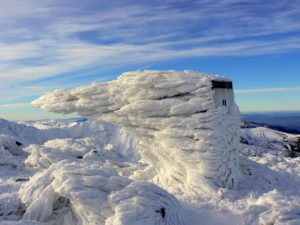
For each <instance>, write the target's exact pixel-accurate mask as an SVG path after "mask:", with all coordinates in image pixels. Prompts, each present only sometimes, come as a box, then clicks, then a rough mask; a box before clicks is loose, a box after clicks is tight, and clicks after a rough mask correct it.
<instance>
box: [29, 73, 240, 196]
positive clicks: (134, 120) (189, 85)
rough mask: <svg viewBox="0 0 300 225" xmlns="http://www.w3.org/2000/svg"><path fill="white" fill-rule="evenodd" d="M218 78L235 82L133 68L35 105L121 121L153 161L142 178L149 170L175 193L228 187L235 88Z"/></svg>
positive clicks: (232, 179)
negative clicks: (113, 77) (233, 89)
mask: <svg viewBox="0 0 300 225" xmlns="http://www.w3.org/2000/svg"><path fill="white" fill-rule="evenodd" d="M213 82H217V84H218V83H219V84H220V83H222V82H223V83H230V81H229V80H227V79H226V78H224V77H221V76H217V75H207V74H203V73H197V72H192V71H144V72H128V73H124V74H122V75H121V76H120V77H119V78H118V79H117V80H114V81H112V82H108V83H93V84H91V85H89V86H83V87H78V88H74V89H71V90H56V91H54V92H52V93H48V94H46V95H44V96H42V97H40V98H39V99H37V100H35V101H34V102H33V105H35V106H39V107H41V108H43V109H46V110H48V111H51V112H56V113H64V114H68V113H72V112H78V113H79V115H81V116H83V117H88V118H89V119H92V120H104V121H108V122H112V123H115V124H119V125H121V126H124V127H125V128H126V129H127V130H128V131H130V132H131V133H132V134H134V135H136V136H137V137H138V138H139V146H138V150H139V153H140V155H141V158H142V161H143V162H146V163H147V164H148V165H149V167H148V168H147V172H145V173H144V174H143V171H141V173H140V179H146V178H145V176H146V175H147V180H150V181H152V182H154V183H156V184H158V185H160V186H162V187H164V188H165V189H167V190H169V191H172V192H173V193H176V192H177V191H180V190H184V191H196V192H197V191H199V189H202V190H203V189H204V188H208V190H209V188H210V187H215V185H217V186H219V187H229V188H231V187H233V186H235V184H236V183H237V180H238V175H239V174H238V149H239V110H238V107H237V106H236V104H235V103H234V100H233V92H232V88H231V87H229V88H228V87H222V86H220V85H216V87H213ZM230 84H231V83H230ZM226 88H227V89H226ZM222 98H224V99H222Z"/></svg>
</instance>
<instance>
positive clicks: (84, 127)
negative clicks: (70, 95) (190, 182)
mask: <svg viewBox="0 0 300 225" xmlns="http://www.w3.org/2000/svg"><path fill="white" fill-rule="evenodd" d="M2 124H3V126H2V127H3V129H2V130H1V131H0V133H3V134H5V135H2V136H1V135H0V139H1V141H2V142H1V141H0V150H1V157H0V224H1V225H2V224H3V225H49V224H51V225H66V224H68V225H79V224H80V225H81V224H89V225H94V224H100V225H104V224H113V225H121V224H122V225H133V224H134V225H141V224H149V225H153V224H161V225H167V224H172V225H181V224H182V225H200V224H201V225H217V224H224V225H258V224H276V225H283V224H284V225H295V224H299V223H300V216H299V215H300V214H299V206H300V198H299V196H300V192H299V190H298V188H296V187H298V186H299V185H300V169H299V163H300V157H294V158H291V157H290V156H288V155H286V154H279V153H280V152H285V151H286V150H287V149H291V148H289V147H288V144H289V143H290V142H291V141H293V140H294V139H295V140H296V139H298V140H299V138H300V136H299V135H289V134H286V133H282V132H279V133H278V132H277V131H274V130H270V129H265V128H254V129H253V128H251V129H242V137H243V139H242V141H243V143H245V144H242V145H241V150H242V151H241V152H242V154H241V155H240V171H241V175H240V182H239V184H238V187H237V188H236V189H235V190H229V189H223V188H220V189H218V190H217V191H211V192H210V193H207V192H198V193H197V194H196V195H195V194H193V193H190V192H184V193H176V194H175V195H174V194H171V193H170V192H172V191H173V187H166V188H164V189H162V188H161V187H159V186H157V185H155V184H153V182H152V181H151V179H150V180H147V177H146V176H144V180H145V181H144V182H143V181H138V179H140V178H141V174H140V171H144V170H147V169H149V166H148V165H147V163H145V162H142V161H140V160H141V158H140V154H139V151H137V150H136V147H137V139H136V138H135V137H133V136H131V135H129V134H128V133H127V132H125V131H126V130H125V129H119V128H118V127H117V126H113V125H111V124H109V123H102V122H89V121H86V122H81V123H77V125H76V124H74V122H61V121H58V122H55V121H49V122H47V121H39V122H34V123H26V124H27V126H24V125H21V124H18V123H14V122H10V121H4V120H3V121H2ZM31 124H33V125H34V126H35V127H41V128H43V129H42V130H41V129H36V128H34V127H33V126H32V125H31ZM4 125H5V126H4ZM0 127H1V126H0ZM47 127H48V128H47ZM33 130H35V132H32V131H33ZM9 133H10V134H9ZM25 134H27V136H26V137H27V138H28V140H27V143H28V144H26V145H25V144H24V141H25ZM8 136H10V137H8ZM17 141H18V142H19V141H20V142H22V145H21V146H18V145H17V144H16V142H17ZM285 146H286V147H287V149H286V147H285ZM17 148H18V149H19V148H22V150H23V151H26V152H27V153H28V154H29V156H28V157H25V156H23V155H19V154H16V155H14V154H11V150H16V149H17ZM283 148H284V149H283ZM19 150H20V149H19ZM146 181H148V182H146ZM20 186H22V188H21V191H20V192H19V194H18V191H19V189H20ZM20 199H21V200H22V201H21V200H20ZM21 218H22V220H21V221H16V220H20V219H21ZM13 220H15V221H13Z"/></svg>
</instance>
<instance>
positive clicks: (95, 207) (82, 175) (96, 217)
mask: <svg viewBox="0 0 300 225" xmlns="http://www.w3.org/2000/svg"><path fill="white" fill-rule="evenodd" d="M114 166H116V167H115V168H113V167H114ZM121 167H122V166H120V165H119V166H118V165H116V164H115V165H109V163H104V162H103V163H96V162H95V163H91V162H70V161H68V160H64V161H60V162H58V163H55V164H53V165H52V166H50V167H49V168H48V169H46V170H44V171H43V172H40V173H38V174H36V175H35V176H34V177H33V178H32V179H31V181H30V182H28V183H27V184H25V185H24V186H23V187H22V190H21V191H20V194H21V199H22V201H23V202H24V203H25V204H26V205H27V206H28V208H27V210H26V213H25V215H24V217H23V219H25V220H26V219H30V220H36V221H41V222H49V223H51V224H52V223H53V224H59V225H66V224H68V225H79V224H82V225H95V224H103V225H104V224H106V225H135V224H136V225H140V224H145V225H153V224H157V225H159V224H161V225H175V224H176V225H182V224H188V220H187V218H186V214H185V210H184V209H183V208H182V206H181V204H180V203H179V202H178V201H177V199H176V198H175V197H174V196H172V195H171V194H169V193H168V192H166V191H164V190H162V189H161V188H159V187H158V186H156V185H154V184H151V183H146V182H143V183H139V182H134V181H132V180H130V179H128V178H126V177H124V176H119V175H118V173H117V171H118V170H120V169H121ZM184 221H186V223H185V222H184Z"/></svg>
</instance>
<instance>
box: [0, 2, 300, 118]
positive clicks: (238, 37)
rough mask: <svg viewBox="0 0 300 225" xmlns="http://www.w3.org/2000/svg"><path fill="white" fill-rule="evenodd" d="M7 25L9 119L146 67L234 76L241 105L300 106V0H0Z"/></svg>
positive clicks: (1, 103) (1, 91)
mask: <svg viewBox="0 0 300 225" xmlns="http://www.w3.org/2000/svg"><path fill="white" fill-rule="evenodd" d="M0 29H1V33H0V81H1V82H0V117H2V118H6V119H12V120H35V119H43V118H59V117H60V116H58V115H54V114H49V113H46V112H44V111H42V110H39V109H36V108H34V107H32V106H30V105H29V103H30V102H31V101H32V100H33V99H35V98H37V97H38V96H40V95H42V94H43V93H45V92H47V91H51V90H53V89H57V88H68V87H74V86H78V85H84V84H88V83H90V82H93V81H109V80H112V79H114V78H116V77H117V76H118V75H120V74H121V73H122V72H125V71H129V70H143V69H159V70H160V69H163V70H167V69H179V70H181V69H191V70H198V71H203V72H208V73H214V74H222V75H226V76H228V77H230V78H231V79H232V80H233V81H234V87H235V90H236V101H237V103H238V104H239V106H240V108H241V111H242V112H253V111H291V110H300V101H299V99H300V72H299V71H300V0H284V1H271V0H270V1H266V0H261V1H258V0H251V1H247V0H244V1H242V0H240V1H239V0H220V1H212V0H199V1H197V0H194V1H172V0H165V1H162V0H160V1H157V0H152V1H142V0H140V1H129V0H122V1H121V0H119V1H118V0H114V1H111V0H110V1H105V0H97V1H96V0H85V1H81V0H80V1H79V0H69V1H66V0H43V1H36V0H1V1H0Z"/></svg>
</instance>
